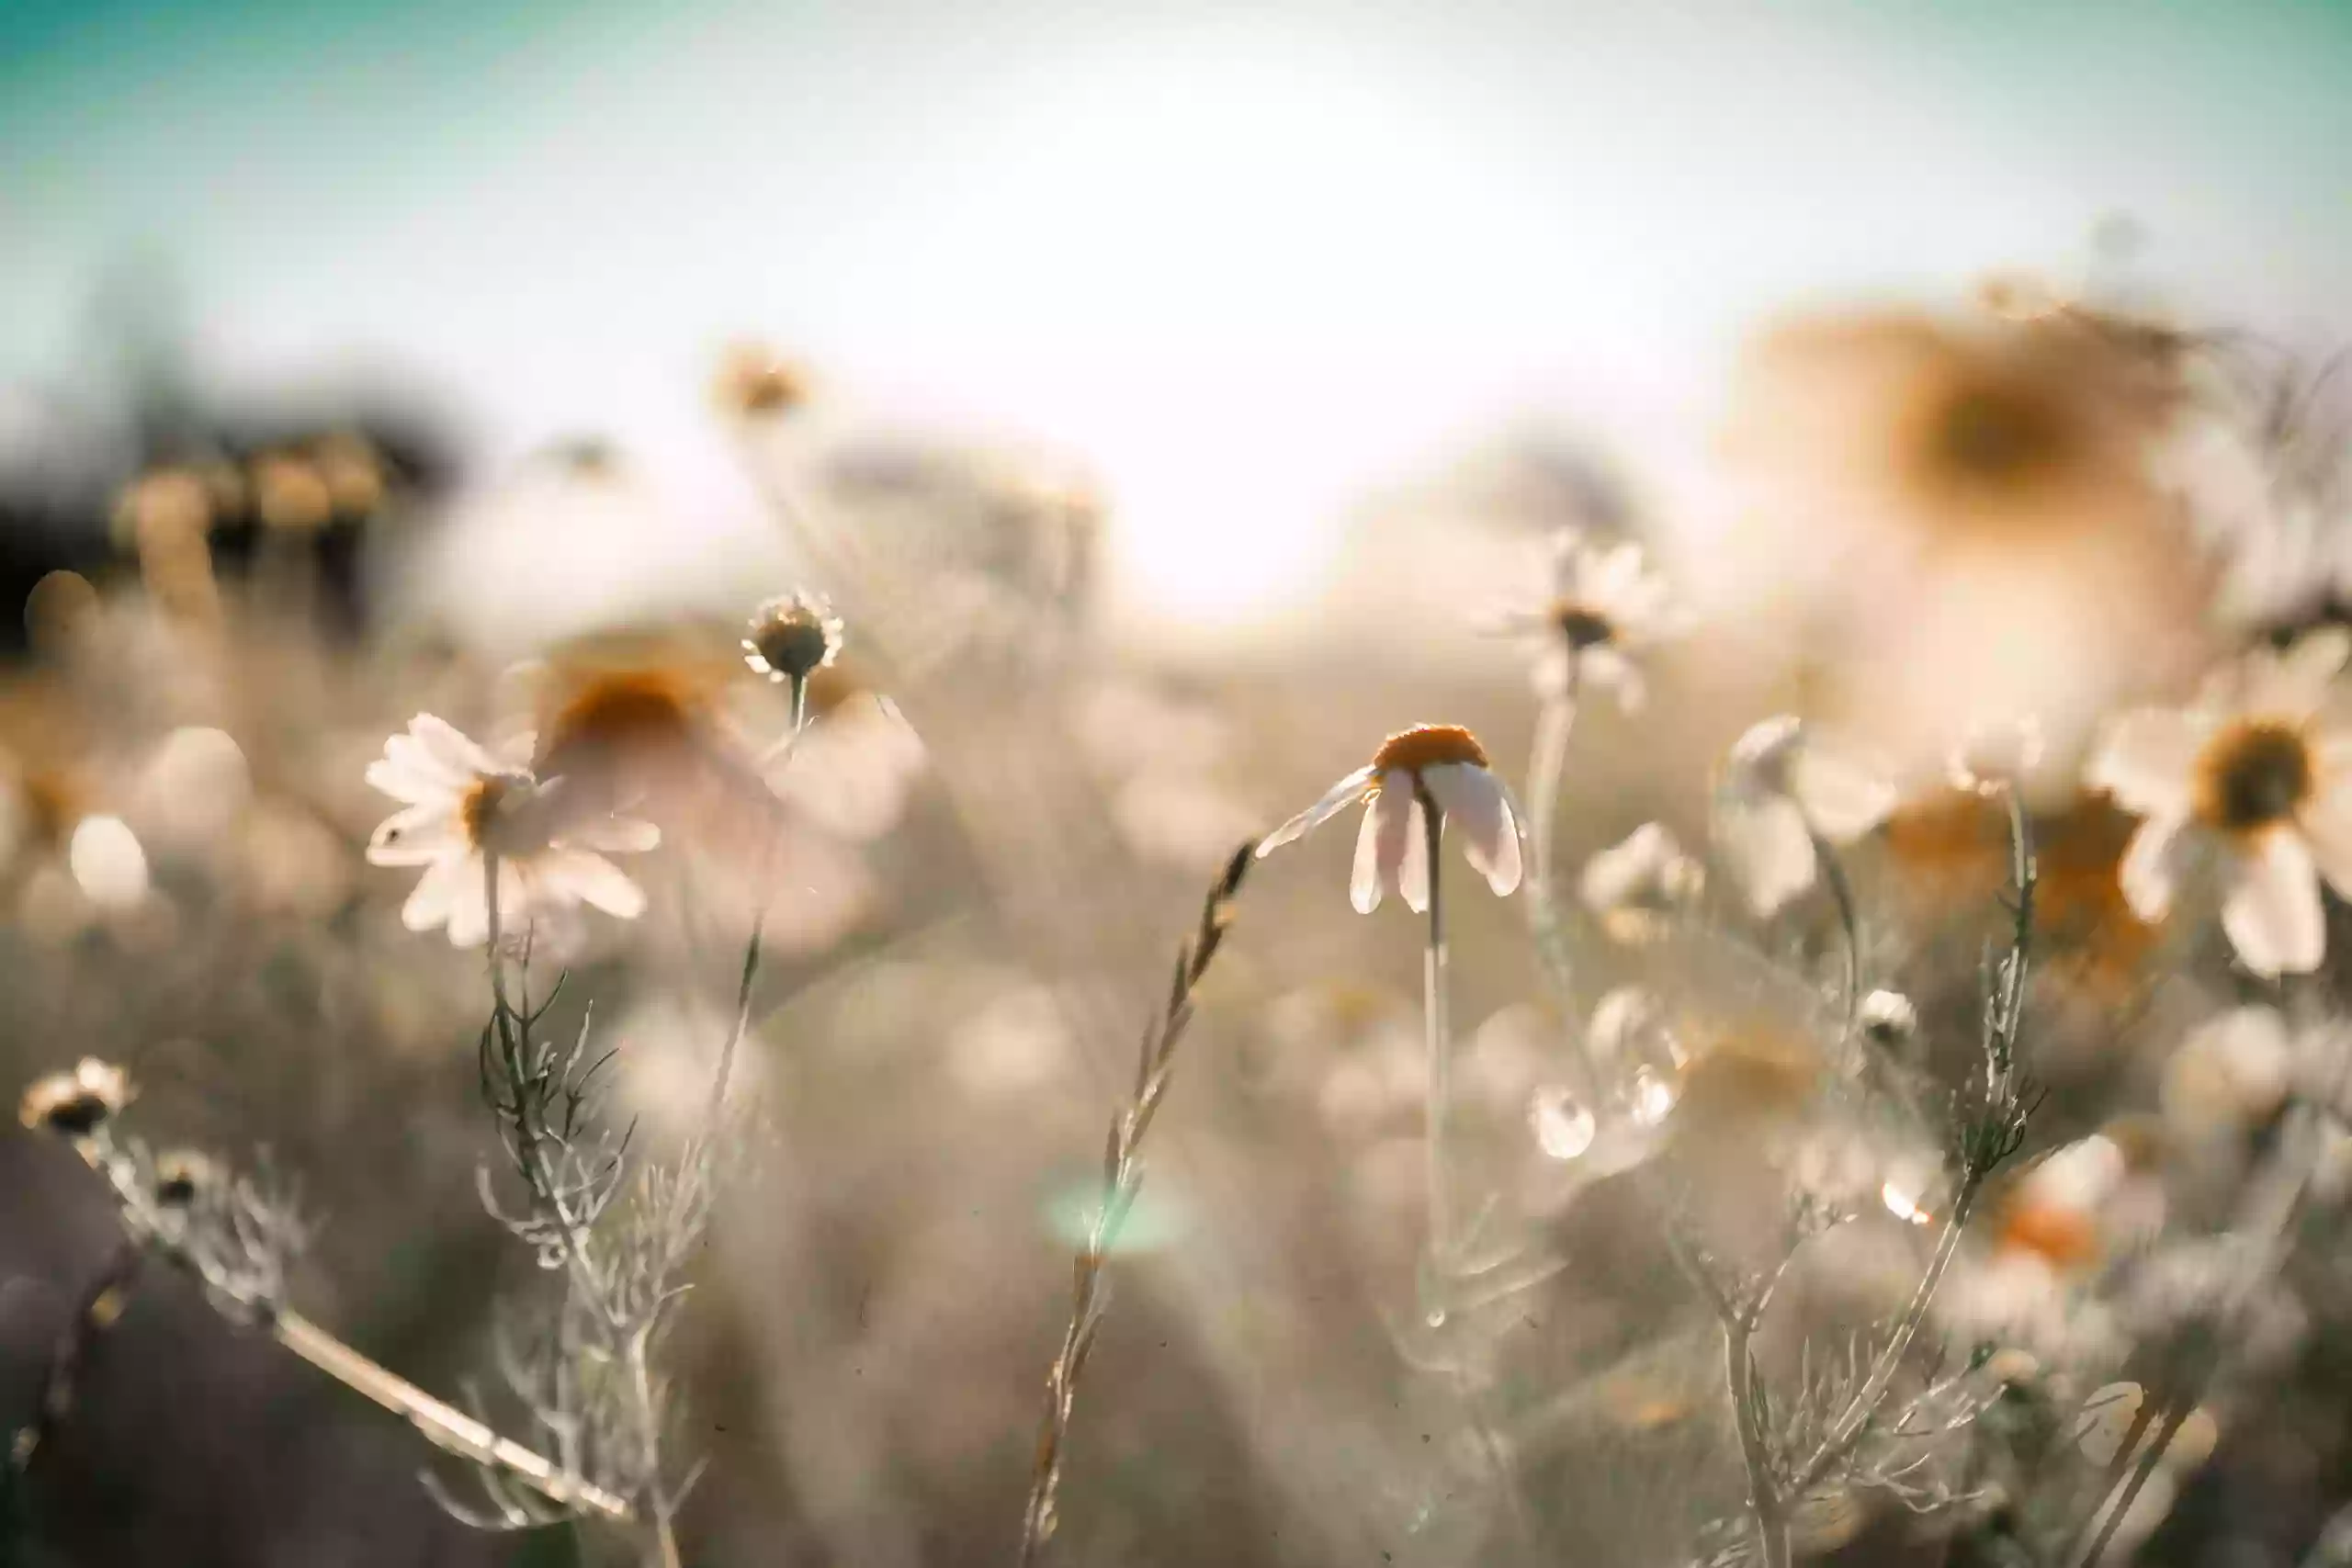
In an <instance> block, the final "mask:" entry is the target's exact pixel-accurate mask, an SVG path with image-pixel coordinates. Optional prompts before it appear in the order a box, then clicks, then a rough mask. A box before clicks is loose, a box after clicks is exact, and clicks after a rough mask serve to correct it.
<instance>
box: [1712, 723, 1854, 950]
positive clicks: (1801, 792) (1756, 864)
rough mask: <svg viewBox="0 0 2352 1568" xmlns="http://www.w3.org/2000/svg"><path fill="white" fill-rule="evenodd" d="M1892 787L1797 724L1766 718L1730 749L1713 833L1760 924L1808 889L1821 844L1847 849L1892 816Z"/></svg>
mask: <svg viewBox="0 0 2352 1568" xmlns="http://www.w3.org/2000/svg"><path fill="white" fill-rule="evenodd" d="M1897 798H1898V796H1897V794H1896V791H1895V787H1894V784H1891V783H1890V782H1888V781H1887V780H1886V779H1884V778H1883V777H1881V776H1880V775H1879V774H1878V773H1876V772H1874V771H1873V770H1872V769H1871V767H1870V766H1869V765H1868V764H1867V763H1864V762H1862V761H1860V760H1859V759H1856V758H1854V757H1851V756H1849V755H1846V754H1844V753H1842V752H1841V751H1839V750H1836V749H1834V748H1831V747H1828V746H1825V745H1823V744H1822V743H1820V742H1819V741H1818V740H1817V739H1815V737H1814V736H1813V735H1812V734H1811V733H1810V732H1808V731H1807V730H1806V729H1805V728H1804V725H1803V724H1802V723H1801V722H1800V721H1799V720H1797V719H1796V718H1794V717H1792V716H1788V715H1785V714H1783V715H1781V716H1779V717H1776V718H1768V719H1766V720H1764V722H1762V723H1761V724H1758V725H1756V726H1754V727H1753V728H1750V729H1749V730H1748V731H1747V734H1745V735H1743V736H1741V737H1740V738H1739V739H1738V740H1737V741H1736V742H1735V743H1734V744H1733V746H1732V749H1731V756H1730V759H1729V761H1728V762H1727V764H1726V766H1725V768H1724V782H1723V784H1722V787H1721V789H1720V790H1719V792H1718V795H1717V800H1716V829H1717V835H1718V838H1719V840H1720V841H1721V843H1722V845H1723V848H1724V852H1725V855H1726V857H1727V858H1728V859H1729V861H1730V862H1731V864H1732V868H1733V870H1734V871H1735V872H1736V874H1737V875H1738V879H1739V881H1740V883H1741V885H1742V886H1744V887H1745V888H1746V889H1747V901H1748V906H1749V908H1752V909H1754V910H1755V912H1756V916H1757V918H1758V919H1765V918H1767V917H1769V916H1770V915H1771V914H1772V913H1773V912H1774V911H1776V910H1777V909H1779V908H1781V906H1782V905H1783V904H1786V903H1787V902H1788V901H1789V900H1790V899H1792V898H1793V897H1796V896H1797V895H1798V894H1800V893H1803V892H1804V891H1805V889H1807V888H1809V887H1811V886H1813V884H1814V880H1815V877H1817V876H1818V875H1819V874H1820V869H1821V868H1820V864H1819V852H1818V848H1817V846H1818V845H1819V844H1821V843H1830V844H1844V843H1850V842H1852V841H1853V840H1856V839H1859V838H1860V837H1861V836H1862V835H1863V834H1865V833H1867V832H1869V831H1870V830H1871V829H1873V828H1876V827H1877V826H1878V825H1879V824H1880V823H1882V822H1883V821H1885V820H1886V818H1888V817H1889V816H1890V815H1891V814H1892V813H1893V812H1894V807H1895V802H1896V800H1897Z"/></svg>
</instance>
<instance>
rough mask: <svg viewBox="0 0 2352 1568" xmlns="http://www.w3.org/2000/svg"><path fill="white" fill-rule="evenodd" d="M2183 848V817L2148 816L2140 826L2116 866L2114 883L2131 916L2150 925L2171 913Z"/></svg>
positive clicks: (2185, 822)
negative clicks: (2120, 891) (2119, 890)
mask: <svg viewBox="0 0 2352 1568" xmlns="http://www.w3.org/2000/svg"><path fill="white" fill-rule="evenodd" d="M2187 848H2188V844H2187V819H2186V818H2180V817H2151V818H2148V819H2147V820H2146V821H2145V822H2143V823H2141V824H2140V827H2139V829H2138V831H2136V832H2134V833H2133V834H2132V835H2131V842H2130V843H2128V844H2126V845H2124V847H2123V859H2122V862H2121V863H2120V864H2119V865H2118V866H2117V867H2116V882H2117V884H2118V886H2120V887H2121V888H2122V890H2123V901H2124V903H2126V904H2128V905H2130V906H2131V912H2132V913H2133V914H2135V915H2137V916H2139V917H2140V918H2141V919H2143V920H2147V921H2150V922H2154V921H2157V920H2161V919H2164V918H2165V916H2166V915H2167V914H2169V913H2171V911H2172V899H2173V894H2174V892H2175V890H2176V889H2177V887H2178V886H2179V884H2180V872H2181V864H2182V862H2183V860H2184V859H2185V858H2186V852H2187Z"/></svg>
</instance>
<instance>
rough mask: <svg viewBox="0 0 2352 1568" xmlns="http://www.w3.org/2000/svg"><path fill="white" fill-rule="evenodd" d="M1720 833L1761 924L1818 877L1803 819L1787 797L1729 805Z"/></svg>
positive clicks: (1725, 854) (1748, 903) (1727, 854)
mask: <svg viewBox="0 0 2352 1568" xmlns="http://www.w3.org/2000/svg"><path fill="white" fill-rule="evenodd" d="M1718 831H1719V836H1720V838H1721V840H1722V843H1723V848H1724V858H1725V859H1726V860H1727V861H1728V862H1729V863H1730V864H1731V868H1732V872H1733V874H1735V875H1736V876H1737V877H1738V879H1739V884H1740V886H1741V887H1742V888H1743V889H1744V890H1745V891H1746V892H1747V905H1748V908H1750V909H1752V910H1754V911H1755V913H1756V916H1757V918H1758V919H1764V918H1765V917H1768V916H1770V915H1771V914H1772V913H1773V912H1774V911H1776V910H1778V909H1779V908H1781V905H1783V904H1786V903H1787V902H1788V901H1789V900H1790V899H1792V898H1793V897H1796V896H1797V895H1798V894H1800V893H1803V892H1804V890H1805V889H1806V888H1808V887H1811V886H1813V880H1814V877H1815V875H1817V874H1818V873H1819V867H1818V866H1817V865H1816V864H1815V860H1814V852H1813V835H1812V834H1811V833H1809V832H1808V831H1806V829H1805V825H1804V814H1803V813H1802V812H1800V811H1798V809H1797V806H1796V802H1794V801H1792V800H1791V799H1789V798H1788V797H1787V796H1785V795H1769V796H1766V797H1765V798H1763V799H1761V800H1755V801H1744V800H1734V801H1732V802H1730V803H1727V804H1726V805H1725V806H1724V808H1723V810H1722V812H1721V813H1720V820H1719V824H1718Z"/></svg>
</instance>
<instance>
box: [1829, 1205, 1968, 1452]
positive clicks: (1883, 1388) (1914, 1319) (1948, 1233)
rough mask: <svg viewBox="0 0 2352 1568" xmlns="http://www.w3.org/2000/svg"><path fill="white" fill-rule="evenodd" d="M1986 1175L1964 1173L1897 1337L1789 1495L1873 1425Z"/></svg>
mask: <svg viewBox="0 0 2352 1568" xmlns="http://www.w3.org/2000/svg"><path fill="white" fill-rule="evenodd" d="M1982 1179H1983V1177H1982V1175H1981V1173H1978V1172H1975V1171H1971V1172H1970V1173H1969V1174H1968V1175H1966V1176H1964V1177H1962V1179H1961V1185H1960V1190H1959V1191H1958V1192H1957V1193H1955V1194H1954V1195H1953V1197H1952V1203H1951V1212H1950V1213H1947V1214H1945V1216H1944V1228H1943V1231H1942V1234H1940V1235H1938V1236H1937V1237H1936V1249H1935V1251H1934V1253H1933V1254H1931V1255H1930V1256H1929V1258H1928V1267H1927V1269H1926V1270H1925V1271H1924V1272H1922V1273H1921V1274H1920V1276H1919V1285H1918V1288H1917V1290H1915V1291H1914V1292H1912V1293H1911V1304H1910V1305H1909V1306H1907V1307H1905V1309H1904V1312H1903V1316H1902V1318H1901V1320H1900V1321H1899V1322H1898V1323H1897V1324H1896V1325H1895V1329H1894V1337H1893V1338H1892V1339H1889V1340H1888V1341H1887V1342H1886V1348H1884V1349H1883V1350H1881V1351H1880V1352H1879V1353H1878V1358H1877V1359H1876V1360H1874V1361H1872V1362H1871V1371H1870V1376H1869V1377H1868V1378H1866V1379H1865V1380H1864V1381H1863V1383H1862V1386H1861V1387H1860V1389H1859V1390H1858V1391H1856V1393H1855V1394H1854V1397H1853V1398H1852V1399H1851V1400H1849V1402H1848V1403H1847V1405H1846V1408H1845V1410H1844V1412H1843V1413H1842V1414H1840V1415H1839V1416H1838V1419H1837V1420H1836V1421H1835V1422H1833V1423H1832V1424H1831V1425H1830V1427H1829V1433H1828V1436H1827V1437H1826V1438H1823V1439H1822V1444H1821V1447H1820V1448H1819V1449H1818V1450H1815V1453H1814V1456H1813V1458H1812V1460H1811V1461H1808V1462H1807V1463H1806V1464H1805V1466H1804V1469H1803V1470H1801V1471H1799V1472H1797V1475H1796V1479H1795V1480H1794V1481H1793V1482H1792V1483H1791V1484H1790V1486H1789V1495H1790V1496H1792V1497H1802V1496H1804V1495H1805V1494H1806V1493H1807V1492H1810V1491H1811V1490H1812V1489H1813V1488H1814V1487H1815V1486H1816V1485H1818V1484H1819V1483H1821V1481H1822V1479H1823V1478H1824V1477H1825V1476H1826V1475H1827V1474H1828V1473H1829V1472H1830V1470H1831V1469H1832V1468H1833V1467H1834V1466H1836V1465H1837V1464H1838V1461H1841V1460H1843V1459H1844V1458H1845V1457H1846V1456H1847V1455H1848V1454H1849V1453H1850V1452H1852V1451H1853V1448H1854V1445H1855V1444H1856V1443H1858V1442H1860V1441H1861V1438H1862V1434H1863V1433H1864V1432H1866V1431H1867V1430H1869V1428H1870V1423H1871V1417H1872V1416H1875V1415H1877V1414H1878V1408H1879V1406H1880V1405H1881V1404H1884V1403H1885V1401H1886V1395H1887V1391H1888V1389H1889V1388H1890V1387H1892V1386H1893V1384H1894V1378H1895V1374H1896V1373H1897V1372H1899V1371H1902V1370H1903V1360H1904V1358H1905V1356H1907V1355H1909V1354H1910V1351H1911V1342H1912V1341H1913V1340H1914V1339H1916V1338H1917V1337H1918V1334H1919V1326H1920V1325H1921V1324H1923V1323H1925V1322H1926V1321H1927V1318H1928V1307H1929V1306H1931V1305H1933V1304H1934V1302H1935V1299H1936V1292H1937V1290H1938V1289H1939V1287H1940V1286H1941V1285H1942V1284H1943V1279H1944V1273H1945V1271H1946V1270H1947V1269H1950V1268H1951V1260H1952V1258H1953V1257H1954V1256H1956V1255H1957V1254H1958V1253H1959V1251H1960V1237H1961V1233H1962V1231H1963V1230H1964V1229H1966V1228H1967V1225H1968V1216H1969V1213H1970V1212H1971V1211H1972V1210H1973V1208H1974V1207H1975V1204H1976V1193H1977V1188H1978V1185H1979V1183H1980V1182H1981V1181H1982Z"/></svg>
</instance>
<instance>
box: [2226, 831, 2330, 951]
mask: <svg viewBox="0 0 2352 1568" xmlns="http://www.w3.org/2000/svg"><path fill="white" fill-rule="evenodd" d="M2222 930H2223V931H2227V932H2228V933H2229V936H2230V944H2231V945H2232V946H2233V947H2235V948H2236V949H2237V953H2238V958H2239V960H2240V961H2241V962H2242V963H2244V964H2245V966H2246V967H2247V968H2249V969H2251V970H2253V971H2254V972H2255V973H2256V974H2257V975H2263V976H2272V975H2279V974H2288V975H2307V974H2309V973H2311V972H2312V970H2314V969H2316V968H2318V967H2319V961H2320V959H2321V957H2322V956H2323V955H2324V953H2325V952H2326V946H2327V925H2326V921H2325V919H2324V914H2323V912H2322V910H2321V908H2320V900H2319V874H2318V872H2317V871H2316V870H2315V869H2314V868H2313V867H2312V855H2311V851H2310V850H2309V849H2307V848H2306V847H2305V846H2304V844H2303V840H2301V838H2300V837H2298V836H2297V835H2296V834H2294V833H2291V832H2287V831H2284V830H2274V831H2272V832H2270V833H2267V834H2265V835H2264V836H2263V837H2262V839H2261V840H2258V841H2257V842H2256V844H2255V846H2254V847H2253V848H2252V850H2250V851H2249V852H2246V853H2245V855H2244V856H2243V857H2242V858H2241V859H2240V860H2239V861H2238V863H2237V864H2236V865H2235V866H2234V867H2233V868H2232V874H2231V879H2230V888H2229V891H2228V893H2226V894H2225V895H2224V896H2223V897H2222Z"/></svg>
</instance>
